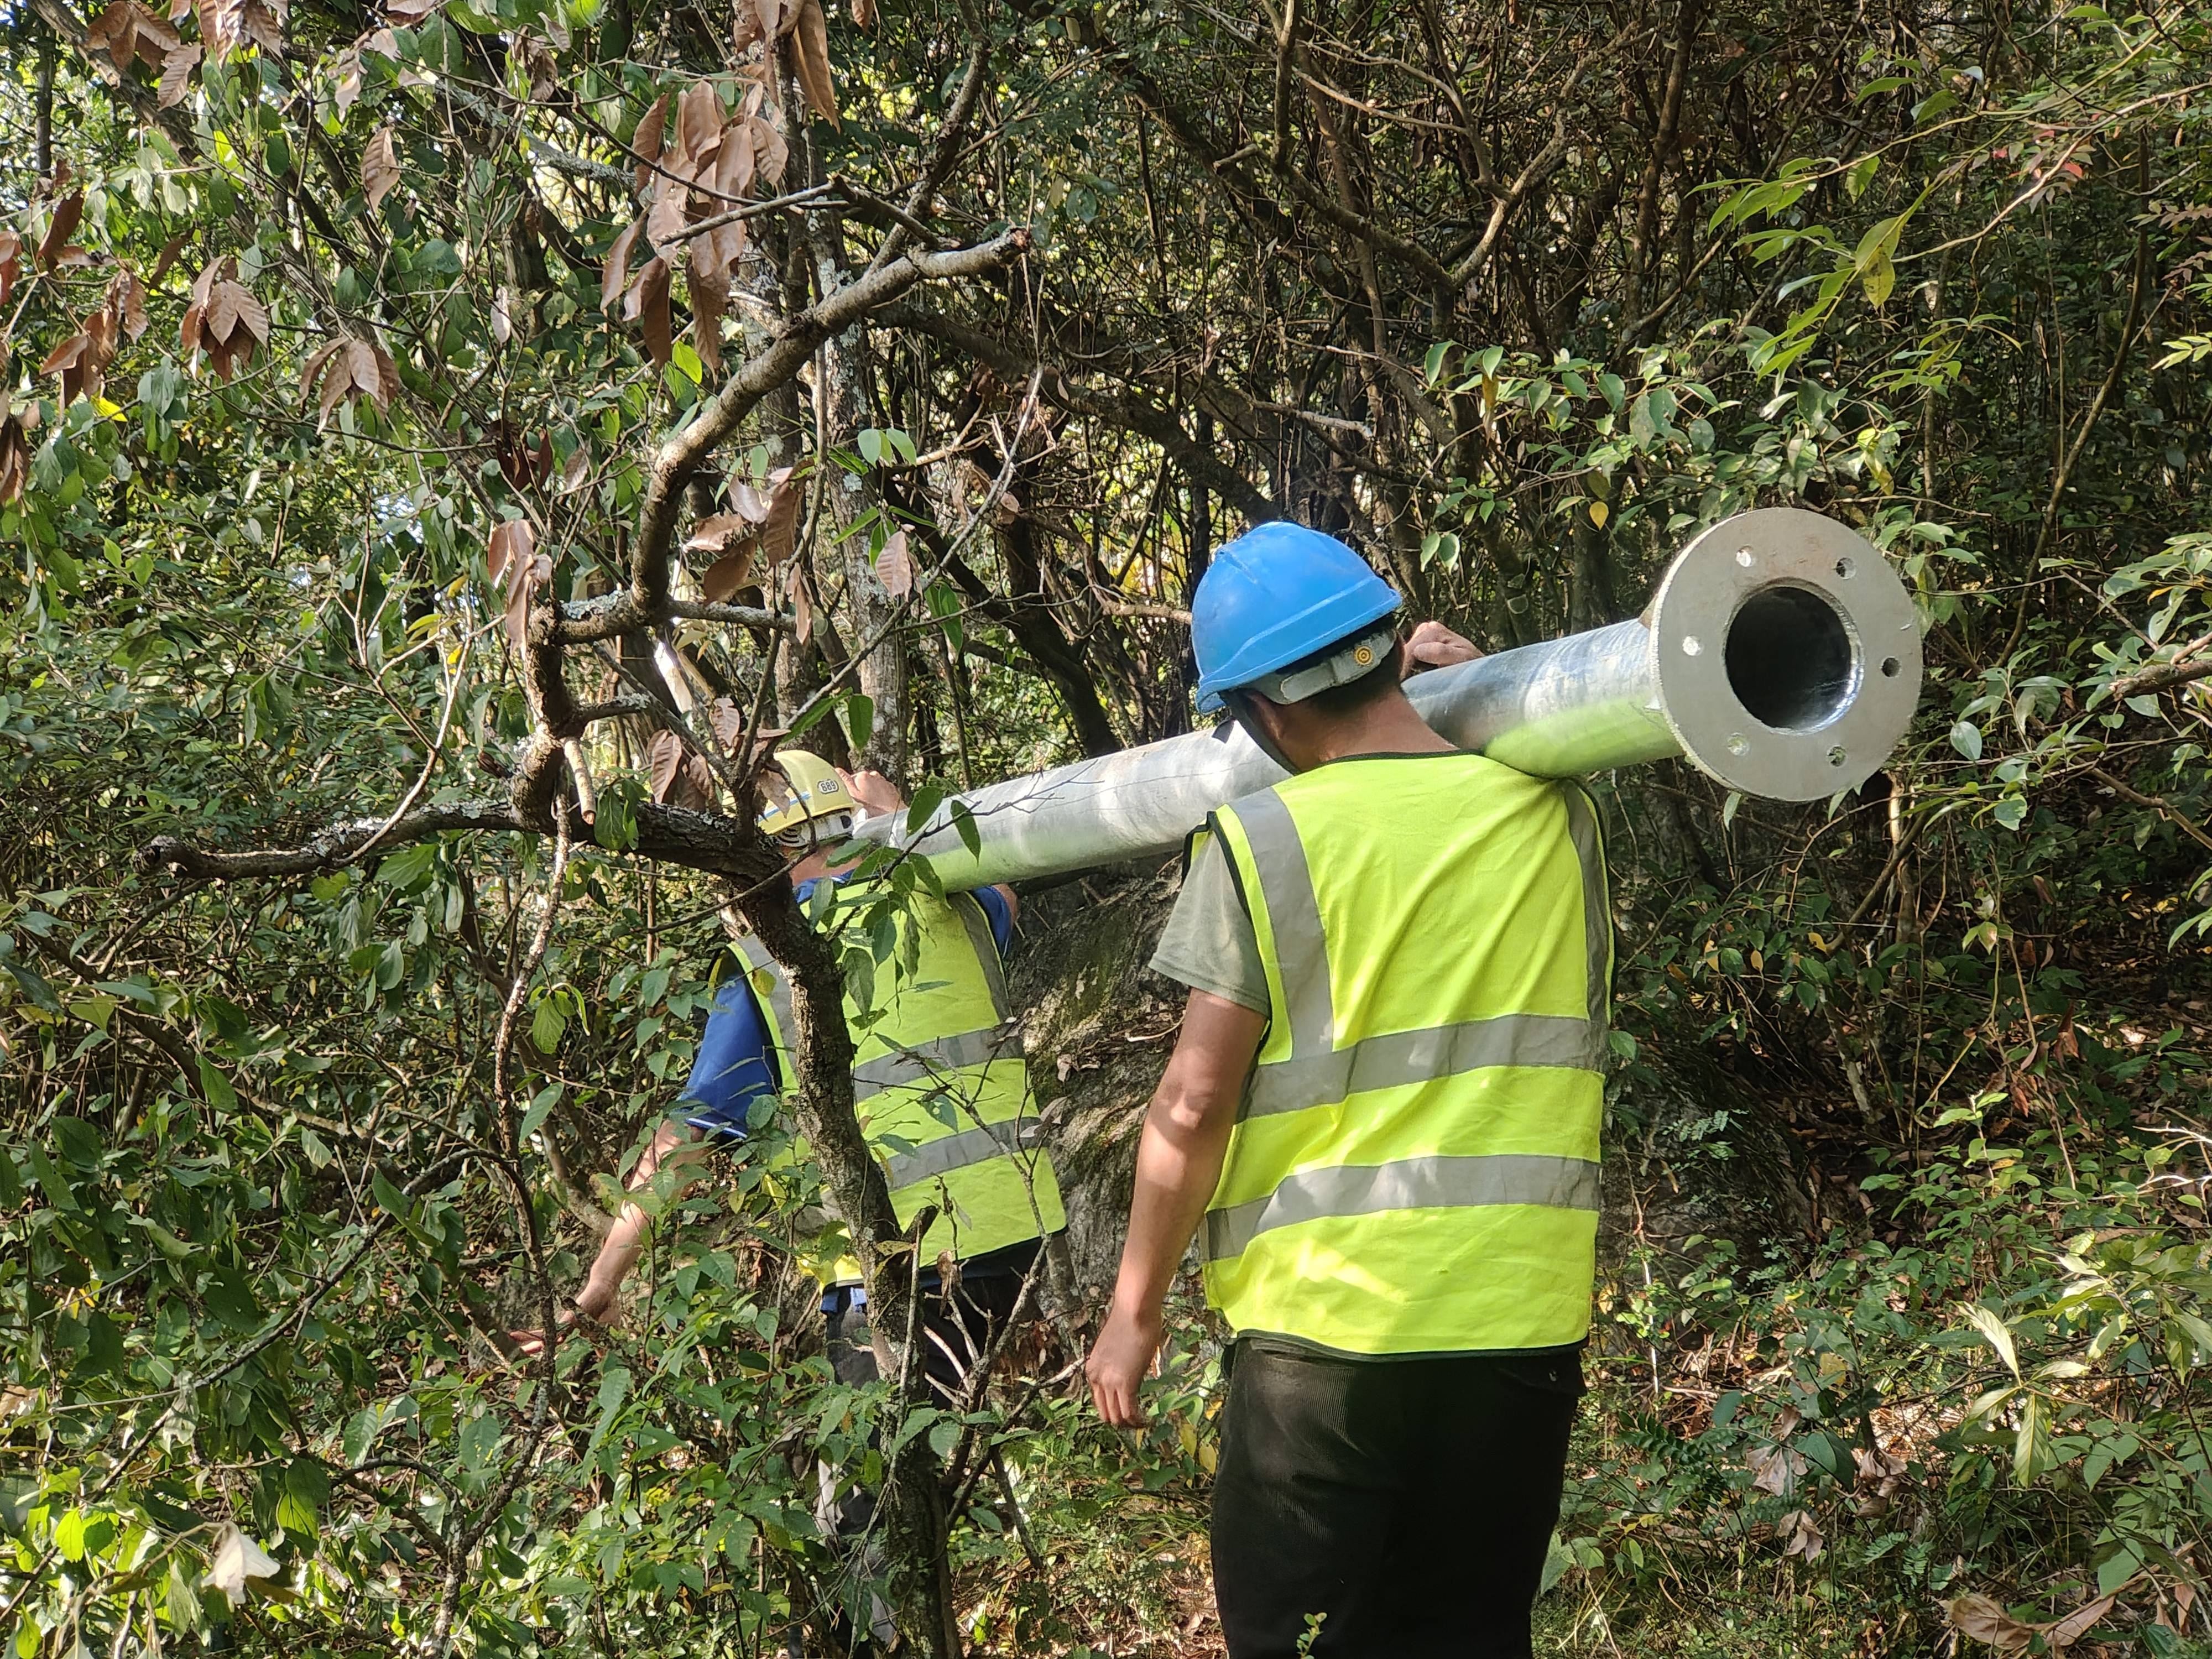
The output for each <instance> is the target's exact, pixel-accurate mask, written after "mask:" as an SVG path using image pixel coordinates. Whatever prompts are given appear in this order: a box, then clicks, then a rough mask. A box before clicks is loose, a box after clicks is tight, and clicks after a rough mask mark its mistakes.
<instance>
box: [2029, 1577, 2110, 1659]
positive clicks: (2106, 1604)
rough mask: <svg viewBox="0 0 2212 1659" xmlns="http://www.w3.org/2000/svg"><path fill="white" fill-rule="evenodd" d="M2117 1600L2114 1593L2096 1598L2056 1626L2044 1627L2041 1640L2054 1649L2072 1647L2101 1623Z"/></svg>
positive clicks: (2068, 1615)
mask: <svg viewBox="0 0 2212 1659" xmlns="http://www.w3.org/2000/svg"><path fill="white" fill-rule="evenodd" d="M2118 1600H2119V1594H2118V1591H2115V1592H2113V1594H2112V1595H2103V1596H2100V1597H2098V1598H2097V1600H2095V1601H2092V1602H2090V1603H2089V1604H2088V1605H2087V1606H2086V1607H2076V1608H2075V1610H2074V1611H2073V1612H2071V1613H2068V1614H2067V1615H2066V1616H2065V1617H2064V1618H2063V1619H2061V1620H2058V1621H2057V1623H2056V1624H2050V1625H2045V1626H2043V1639H2044V1640H2045V1641H2046V1642H2048V1643H2049V1644H2051V1646H2052V1647H2053V1648H2056V1649H2061V1650H2063V1649H2066V1648H2070V1647H2072V1646H2073V1645H2074V1644H2075V1643H2076V1642H2078V1641H2080V1640H2081V1638H2083V1637H2084V1636H2087V1634H2088V1633H2089V1632H2090V1631H2091V1630H2092V1629H2093V1627H2094V1626H2097V1625H2099V1624H2100V1623H2102V1622H2103V1620H2104V1618H2105V1615H2106V1613H2110V1612H2111V1611H2112V1605H2113V1603H2114V1602H2116V1601H2118Z"/></svg>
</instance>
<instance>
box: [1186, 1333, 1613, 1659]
mask: <svg viewBox="0 0 2212 1659" xmlns="http://www.w3.org/2000/svg"><path fill="white" fill-rule="evenodd" d="M1581 1395H1582V1355H1581V1352H1580V1351H1579V1350H1576V1349H1565V1350H1547V1351H1545V1352H1535V1353H1527V1354H1502V1355H1501V1354H1463V1355H1448V1356H1444V1357H1442V1358H1425V1359H1390V1360H1375V1359H1346V1358H1335V1357H1332V1356H1327V1355H1322V1354H1317V1353H1314V1352H1310V1351H1308V1350H1304V1349H1301V1348H1298V1347H1297V1346H1293V1345H1291V1344H1288V1343H1276V1342H1270V1341H1269V1340H1267V1339H1265V1338H1260V1339H1248V1340H1244V1341H1242V1342H1239V1343H1238V1344H1237V1346H1236V1348H1235V1350H1234V1351H1233V1358H1232V1369H1231V1375H1230V1383H1229V1399H1228V1401H1227V1404H1226V1405H1225V1407H1224V1408H1223V1411H1222V1418H1221V1459H1220V1463H1219V1465H1218V1468H1217V1470H1216V1473H1215V1475H1214V1483H1213V1587H1214V1595H1215V1598H1216V1600H1217V1601H1218V1603H1219V1606H1220V1610H1221V1626H1222V1632H1223V1634H1224V1636H1225V1638H1227V1641H1228V1644H1229V1652H1230V1656H1231V1659H1294V1656H1296V1655H1297V1651H1298V1643H1299V1640H1300V1639H1301V1638H1303V1637H1304V1635H1305V1633H1306V1631H1307V1628H1308V1624H1309V1620H1310V1618H1311V1617H1312V1616H1313V1615H1315V1614H1320V1615H1322V1621H1321V1625H1320V1628H1319V1634H1318V1635H1317V1636H1316V1638H1315V1640H1314V1642H1313V1644H1312V1647H1311V1648H1310V1652H1312V1653H1313V1654H1315V1655H1316V1656H1333V1655H1356V1656H1359V1659H1370V1656H1372V1659H1443V1656H1447V1655H1449V1656H1451V1659H1528V1654H1529V1634H1528V1615H1529V1609H1530V1607H1532V1606H1533V1605H1534V1602H1535V1600H1536V1592H1537V1590H1538V1589H1539V1587H1540V1586H1541V1583H1542V1581H1543V1571H1544V1557H1545V1553H1546V1551H1547V1547H1548V1545H1549V1543H1550V1541H1551V1536H1552V1528H1553V1526H1554V1525H1555V1524H1556V1523H1557V1522H1558V1520H1559V1491H1560V1486H1561V1483H1562V1479H1563V1477H1564V1474H1565V1468H1566V1456H1567V1435H1568V1432H1569V1431H1570V1429H1571V1427H1572V1425H1573V1422H1574V1414H1575V1402H1576V1401H1577V1399H1579V1398H1580V1397H1581Z"/></svg>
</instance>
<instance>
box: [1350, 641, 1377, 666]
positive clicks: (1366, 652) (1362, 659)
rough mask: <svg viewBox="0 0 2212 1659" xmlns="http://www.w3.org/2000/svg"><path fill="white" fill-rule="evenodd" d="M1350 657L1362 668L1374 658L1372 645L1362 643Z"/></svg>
mask: <svg viewBox="0 0 2212 1659" xmlns="http://www.w3.org/2000/svg"><path fill="white" fill-rule="evenodd" d="M1374 660H1375V649H1374V647H1372V646H1366V645H1363V646H1361V647H1359V648H1358V650H1356V651H1354V652H1353V653H1352V661H1354V662H1356V663H1358V665H1360V666H1361V667H1362V668H1364V667H1366V666H1367V665H1369V664H1370V663H1372V662H1373V661H1374Z"/></svg>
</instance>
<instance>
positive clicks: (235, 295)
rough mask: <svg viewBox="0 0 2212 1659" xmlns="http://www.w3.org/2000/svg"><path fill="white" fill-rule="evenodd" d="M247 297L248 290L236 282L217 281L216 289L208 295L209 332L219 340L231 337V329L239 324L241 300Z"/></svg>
mask: <svg viewBox="0 0 2212 1659" xmlns="http://www.w3.org/2000/svg"><path fill="white" fill-rule="evenodd" d="M245 297H246V290H245V289H243V288H240V286H239V285H238V284H237V283H216V285H215V291H214V292H213V293H212V294H210V295H209V296H208V306H207V331H208V332H209V333H210V334H212V335H213V336H215V337H216V339H218V340H228V339H229V338H230V336H231V331H233V330H234V329H235V328H236V327H237V326H238V319H239V316H240V309H239V301H241V300H243V299H244V298H245Z"/></svg>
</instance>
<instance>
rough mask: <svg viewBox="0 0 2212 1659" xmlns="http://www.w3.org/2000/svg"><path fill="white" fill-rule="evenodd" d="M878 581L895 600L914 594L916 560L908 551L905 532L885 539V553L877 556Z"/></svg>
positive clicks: (891, 534)
mask: <svg viewBox="0 0 2212 1659" xmlns="http://www.w3.org/2000/svg"><path fill="white" fill-rule="evenodd" d="M876 580H878V581H879V582H881V583H882V584H883V585H884V592H886V593H888V594H890V596H891V597H892V598H893V599H904V598H906V597H907V595H908V594H909V593H911V592H914V560H913V558H912V557H911V556H909V555H908V552H907V550H906V532H905V531H903V530H895V531H893V532H891V533H890V535H889V536H887V537H885V538H884V546H883V551H881V552H880V553H878V554H877V555H876Z"/></svg>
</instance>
